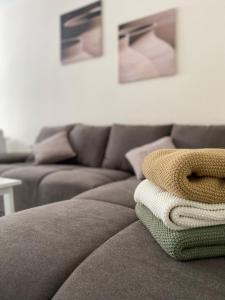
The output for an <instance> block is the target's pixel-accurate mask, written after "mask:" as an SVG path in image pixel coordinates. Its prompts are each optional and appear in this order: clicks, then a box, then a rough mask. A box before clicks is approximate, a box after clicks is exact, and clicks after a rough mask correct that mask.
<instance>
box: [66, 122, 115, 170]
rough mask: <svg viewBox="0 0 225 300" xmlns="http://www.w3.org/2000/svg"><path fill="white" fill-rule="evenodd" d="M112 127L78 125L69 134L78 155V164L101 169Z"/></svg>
mask: <svg viewBox="0 0 225 300" xmlns="http://www.w3.org/2000/svg"><path fill="white" fill-rule="evenodd" d="M109 132H110V127H103V126H88V125H76V126H75V127H74V129H73V130H72V131H71V132H70V134H69V139H70V143H71V145H72V147H73V149H74V151H75V152H76V153H77V158H76V160H77V163H78V164H81V165H84V166H88V167H93V168H95V167H100V166H101V164H102V160H103V157H104V153H105V148H106V145H107V142H108V138H109Z"/></svg>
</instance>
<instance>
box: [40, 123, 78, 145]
mask: <svg viewBox="0 0 225 300" xmlns="http://www.w3.org/2000/svg"><path fill="white" fill-rule="evenodd" d="M74 126H75V125H71V124H70V125H65V126H52V127H47V126H45V127H43V128H42V129H41V130H40V132H39V134H38V136H37V137H36V143H40V142H42V141H44V140H46V139H47V138H49V137H51V136H53V135H55V134H56V133H59V132H62V131H66V132H67V133H69V131H70V130H72V129H73V127H74Z"/></svg>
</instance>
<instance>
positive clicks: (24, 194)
mask: <svg viewBox="0 0 225 300" xmlns="http://www.w3.org/2000/svg"><path fill="white" fill-rule="evenodd" d="M74 168H76V167H75V166H69V165H43V166H42V165H40V166H34V165H29V164H27V165H25V164H23V165H20V166H19V167H18V166H17V167H15V168H10V169H8V170H5V171H4V172H2V174H1V176H3V177H8V178H15V179H20V180H22V185H19V186H16V187H15V188H14V195H15V209H16V211H19V210H23V209H27V208H31V207H34V206H37V204H38V202H37V199H38V187H39V184H40V182H41V181H42V180H43V178H44V177H45V176H47V175H48V174H51V173H54V172H57V171H60V170H69V169H74Z"/></svg>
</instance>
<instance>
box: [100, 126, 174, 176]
mask: <svg viewBox="0 0 225 300" xmlns="http://www.w3.org/2000/svg"><path fill="white" fill-rule="evenodd" d="M171 128H172V126H170V125H159V126H157V125H156V126H140V125H139V126H128V125H113V126H112V129H111V133H110V136H109V142H108V145H107V149H106V154H105V158H104V161H103V167H104V168H109V169H119V170H124V171H130V172H133V169H132V167H131V165H130V163H129V162H128V160H127V159H126V157H125V154H126V153H127V152H128V151H129V150H131V149H133V148H136V147H140V146H143V145H145V144H148V143H151V142H154V141H156V140H158V139H160V138H162V137H164V136H169V135H170V133H171Z"/></svg>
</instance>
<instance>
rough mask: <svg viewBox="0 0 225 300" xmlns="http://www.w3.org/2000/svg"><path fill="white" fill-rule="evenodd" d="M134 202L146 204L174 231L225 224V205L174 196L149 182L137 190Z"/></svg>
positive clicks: (144, 182)
mask: <svg viewBox="0 0 225 300" xmlns="http://www.w3.org/2000/svg"><path fill="white" fill-rule="evenodd" d="M134 200H135V201H136V202H140V203H142V204H144V205H145V206H146V207H147V208H148V209H150V210H151V212H152V213H153V214H154V215H155V216H156V217H157V218H159V219H161V220H162V221H163V223H164V224H165V225H166V226H167V227H168V228H170V229H172V230H184V229H188V228H198V227H206V226H215V225H221V224H225V204H224V203H223V204H208V203H201V202H196V201H190V200H185V199H182V198H179V197H177V196H174V195H172V194H170V193H168V192H167V191H165V190H163V189H162V188H160V187H159V186H156V185H155V184H154V183H152V182H150V181H149V180H147V179H146V180H144V181H142V182H141V183H140V184H139V185H138V187H137V188H136V190H135V193H134Z"/></svg>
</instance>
